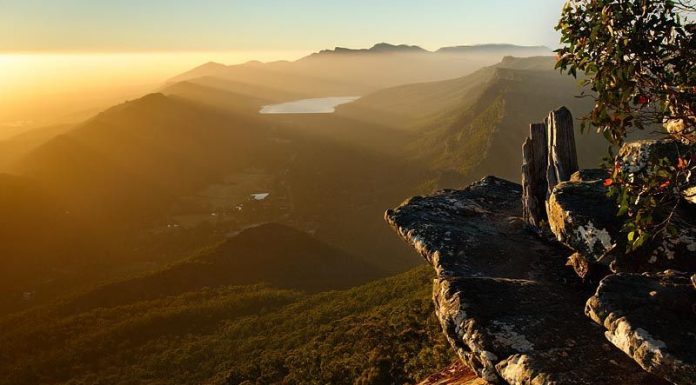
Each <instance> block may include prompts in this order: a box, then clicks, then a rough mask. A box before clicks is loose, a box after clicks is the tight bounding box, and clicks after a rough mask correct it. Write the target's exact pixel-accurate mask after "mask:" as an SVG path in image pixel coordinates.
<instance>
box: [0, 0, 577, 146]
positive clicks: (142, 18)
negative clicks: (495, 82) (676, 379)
mask: <svg viewBox="0 0 696 385" xmlns="http://www.w3.org/2000/svg"><path fill="white" fill-rule="evenodd" d="M563 3H564V0H109V1H107V0H0V139H2V137H3V136H8V135H11V134H13V133H16V132H21V131H24V130H26V129H28V128H33V127H38V126H43V125H46V124H49V123H53V122H56V121H79V120H80V119H83V118H84V117H85V116H90V114H93V113H94V112H96V111H99V110H100V109H103V108H105V107H107V106H109V105H113V104H114V103H118V102H121V101H123V100H125V99H128V98H135V97H137V96H139V95H142V94H144V93H146V92H152V90H156V89H158V87H160V86H161V85H162V84H163V83H164V82H165V81H166V79H169V78H171V77H173V76H175V75H177V74H179V73H181V72H184V71H186V70H188V69H191V68H193V67H195V66H197V65H200V64H203V63H205V62H208V61H217V62H221V63H225V64H237V63H241V62H245V61H249V60H261V61H273V60H295V59H298V58H300V57H302V56H305V55H307V54H310V53H312V52H316V51H319V50H322V49H327V48H333V47H336V46H340V47H348V48H367V47H371V46H372V45H374V44H375V43H379V42H388V43H393V44H404V43H405V44H415V45H420V46H422V47H424V48H426V49H431V50H435V49H437V48H440V47H444V46H454V45H464V44H483V43H512V44H520V45H546V46H549V47H552V48H554V47H556V46H557V43H558V34H557V33H556V32H555V31H554V30H553V27H554V25H555V24H556V21H557V19H558V17H559V16H560V12H561V8H562V6H563ZM3 133H4V134H3Z"/></svg>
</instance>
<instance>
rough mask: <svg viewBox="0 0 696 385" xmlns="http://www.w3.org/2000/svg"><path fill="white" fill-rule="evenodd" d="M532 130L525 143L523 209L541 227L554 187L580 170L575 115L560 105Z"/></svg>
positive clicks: (529, 221) (525, 215) (525, 216)
mask: <svg viewBox="0 0 696 385" xmlns="http://www.w3.org/2000/svg"><path fill="white" fill-rule="evenodd" d="M529 131H530V132H529V137H528V138H527V139H526V140H525V142H524V144H523V145H522V209H523V217H524V220H525V221H526V222H527V223H529V224H530V225H532V226H535V227H539V226H540V225H541V222H542V221H543V220H545V219H546V200H547V199H548V197H549V196H550V194H551V192H552V191H553V188H554V187H556V185H557V184H559V183H560V182H564V181H567V180H570V176H571V175H572V174H573V173H574V172H576V171H578V155H577V152H576V149H575V133H574V132H573V116H572V115H571V114H570V111H568V109H567V108H565V107H561V108H560V109H558V110H556V111H553V112H551V113H550V114H549V117H548V118H547V119H546V122H545V123H536V124H532V125H531V126H530V129H529Z"/></svg>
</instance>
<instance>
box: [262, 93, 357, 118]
mask: <svg viewBox="0 0 696 385" xmlns="http://www.w3.org/2000/svg"><path fill="white" fill-rule="evenodd" d="M358 99H360V97H359V96H332V97H327V98H314V99H302V100H295V101H292V102H286V103H280V104H270V105H267V106H263V108H261V111H259V113H261V114H332V113H334V112H336V107H338V106H340V105H341V104H347V103H352V102H354V101H356V100H358Z"/></svg>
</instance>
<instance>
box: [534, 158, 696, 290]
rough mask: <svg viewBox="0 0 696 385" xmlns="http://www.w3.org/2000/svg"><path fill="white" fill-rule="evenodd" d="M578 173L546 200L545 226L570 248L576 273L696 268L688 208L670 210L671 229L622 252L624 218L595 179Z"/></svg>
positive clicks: (695, 235) (695, 234) (694, 227)
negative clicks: (546, 214) (546, 222)
mask: <svg viewBox="0 0 696 385" xmlns="http://www.w3.org/2000/svg"><path fill="white" fill-rule="evenodd" d="M587 173H591V172H590V171H587ZM580 179H581V177H580V176H577V177H574V178H571V180H570V181H568V182H563V183H561V184H559V185H558V186H556V187H555V188H554V190H553V193H552V194H551V196H550V198H549V200H548V202H547V205H546V207H547V212H548V220H549V227H550V229H551V231H552V232H553V233H554V235H555V236H556V238H557V239H558V241H560V242H561V243H563V244H565V245H567V246H568V247H570V248H571V249H573V250H574V251H576V253H575V254H573V255H572V256H571V257H570V263H571V264H572V265H573V266H574V267H575V270H576V271H577V272H578V275H580V276H581V277H583V278H586V276H588V275H593V276H595V277H593V278H596V277H599V278H600V279H601V278H603V277H604V276H605V275H607V274H608V273H610V272H630V273H641V272H660V271H664V270H667V269H675V270H680V271H696V220H695V219H694V218H695V217H694V211H695V210H694V208H692V207H680V208H678V209H677V210H676V212H675V213H674V216H673V218H672V224H673V225H674V226H675V228H676V229H677V233H676V234H675V235H670V234H667V233H665V234H662V235H661V236H659V237H656V239H654V240H651V241H650V242H649V243H648V244H646V246H645V247H642V248H641V249H639V250H637V251H635V252H632V253H631V254H626V253H625V252H624V250H625V243H626V234H624V233H622V232H621V227H622V225H623V221H624V220H625V218H623V217H617V215H616V213H617V211H618V209H617V205H616V203H615V202H614V199H612V198H609V197H608V196H607V189H606V187H604V185H603V184H602V181H601V180H580ZM592 280H593V281H594V279H592ZM596 282H598V280H596Z"/></svg>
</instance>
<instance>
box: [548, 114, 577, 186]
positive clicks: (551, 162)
mask: <svg viewBox="0 0 696 385" xmlns="http://www.w3.org/2000/svg"><path fill="white" fill-rule="evenodd" d="M546 127H547V131H546V133H547V143H548V168H547V173H546V181H547V182H548V187H547V194H546V198H547V199H548V197H549V196H551V193H552V192H553V188H554V187H556V185H557V184H559V183H561V182H565V181H568V180H570V176H571V175H573V173H574V172H576V171H578V170H579V167H578V153H577V150H576V148H575V132H574V131H573V116H572V115H571V114H570V111H568V109H567V108H565V107H561V108H560V109H558V110H556V111H553V112H552V113H551V114H549V117H548V118H547V119H546Z"/></svg>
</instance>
